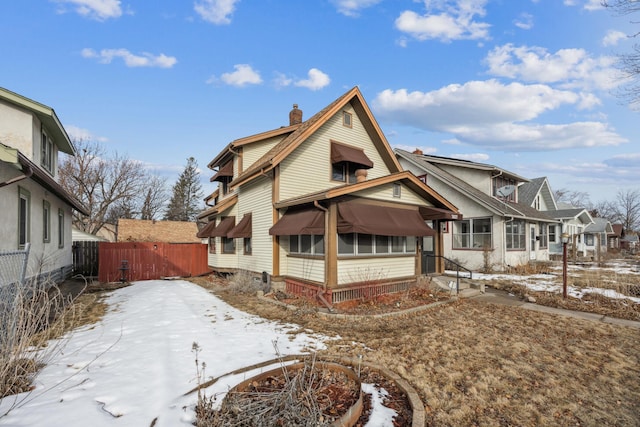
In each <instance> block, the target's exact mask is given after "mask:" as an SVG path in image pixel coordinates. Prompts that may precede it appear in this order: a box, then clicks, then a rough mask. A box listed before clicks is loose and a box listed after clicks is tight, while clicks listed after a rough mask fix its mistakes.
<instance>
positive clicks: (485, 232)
mask: <svg viewBox="0 0 640 427" xmlns="http://www.w3.org/2000/svg"><path fill="white" fill-rule="evenodd" d="M491 247H492V240H491V218H473V219H466V220H463V221H454V222H453V249H484V248H491Z"/></svg>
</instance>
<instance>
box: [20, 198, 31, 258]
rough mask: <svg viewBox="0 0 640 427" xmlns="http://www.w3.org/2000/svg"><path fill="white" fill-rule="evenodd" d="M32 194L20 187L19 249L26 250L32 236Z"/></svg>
mask: <svg viewBox="0 0 640 427" xmlns="http://www.w3.org/2000/svg"><path fill="white" fill-rule="evenodd" d="M30 218H31V193H29V192H28V191H27V190H25V189H24V188H22V187H18V249H24V247H25V245H26V244H27V243H29V236H30V234H31V221H30Z"/></svg>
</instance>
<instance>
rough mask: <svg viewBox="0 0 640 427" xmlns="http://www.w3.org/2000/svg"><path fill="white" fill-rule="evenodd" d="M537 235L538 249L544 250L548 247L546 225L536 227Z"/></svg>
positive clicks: (541, 224)
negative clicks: (538, 238)
mask: <svg viewBox="0 0 640 427" xmlns="http://www.w3.org/2000/svg"><path fill="white" fill-rule="evenodd" d="M538 229H539V230H540V231H539V234H540V249H544V248H547V247H549V236H548V235H547V231H548V227H547V224H544V223H540V224H539V225H538Z"/></svg>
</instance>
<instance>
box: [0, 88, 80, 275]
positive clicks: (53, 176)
mask: <svg viewBox="0 0 640 427" xmlns="http://www.w3.org/2000/svg"><path fill="white" fill-rule="evenodd" d="M59 152H63V153H66V154H69V155H74V154H75V152H74V148H73V145H72V143H71V141H70V140H69V136H68V135H67V133H66V131H65V129H64V127H63V126H62V124H61V123H60V120H59V119H58V117H57V115H56V113H55V112H54V110H53V109H52V108H50V107H47V106H46V105H43V104H40V103H38V102H36V101H33V100H31V99H28V98H25V97H23V96H21V95H18V94H16V93H13V92H11V91H9V90H6V89H4V88H0V235H1V238H0V252H11V251H17V250H22V249H24V248H25V246H26V244H27V243H29V245H30V257H29V264H28V269H27V276H45V277H48V278H51V279H53V280H55V281H57V280H60V279H62V278H65V277H67V276H68V274H69V273H70V272H71V270H72V262H73V260H72V239H71V213H72V210H73V209H75V210H77V211H80V212H82V213H85V214H86V209H85V208H84V207H83V206H82V205H81V204H80V203H79V202H78V201H77V200H75V199H74V198H73V197H72V196H71V195H70V194H69V193H67V192H66V191H65V190H64V189H63V188H62V187H61V186H60V184H59V183H58V180H57V176H58V153H59Z"/></svg>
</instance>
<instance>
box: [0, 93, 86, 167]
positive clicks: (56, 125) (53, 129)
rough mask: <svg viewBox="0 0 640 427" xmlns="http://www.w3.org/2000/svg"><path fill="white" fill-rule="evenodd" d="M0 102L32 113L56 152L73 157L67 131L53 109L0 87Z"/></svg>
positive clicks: (73, 149)
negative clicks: (40, 123)
mask: <svg viewBox="0 0 640 427" xmlns="http://www.w3.org/2000/svg"><path fill="white" fill-rule="evenodd" d="M0 100H4V101H6V102H9V103H11V104H14V105H17V106H19V107H21V108H24V109H26V110H28V111H30V112H31V113H33V114H34V115H35V116H36V117H38V120H40V121H41V122H42V124H43V125H44V127H45V129H46V130H47V131H48V132H49V134H50V135H51V137H52V138H53V141H54V142H55V144H56V145H57V146H58V150H60V151H62V152H63V153H67V154H70V155H75V153H76V151H75V148H74V147H73V144H72V143H71V139H69V135H67V131H66V130H65V129H64V127H62V123H60V120H59V119H58V116H57V115H56V112H55V111H53V108H51V107H47V106H46V105H44V104H40V103H39V102H36V101H34V100H32V99H29V98H27V97H24V96H22V95H18V94H17V93H14V92H11V91H10V90H7V89H5V88H2V87H0Z"/></svg>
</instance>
